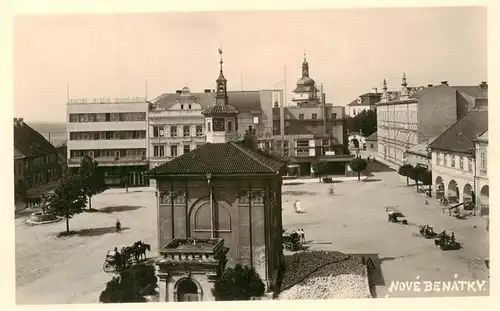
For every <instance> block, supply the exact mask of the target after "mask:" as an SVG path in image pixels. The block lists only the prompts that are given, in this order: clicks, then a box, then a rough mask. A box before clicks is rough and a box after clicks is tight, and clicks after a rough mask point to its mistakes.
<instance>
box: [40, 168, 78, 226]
mask: <svg viewBox="0 0 500 311" xmlns="http://www.w3.org/2000/svg"><path fill="white" fill-rule="evenodd" d="M86 205H87V196H86V195H85V192H84V190H83V186H82V182H81V179H80V177H79V176H78V175H73V176H68V177H66V178H64V179H62V180H61V182H60V183H59V184H58V186H57V187H56V189H55V190H54V194H53V195H52V196H51V197H50V199H49V212H50V213H52V214H55V215H58V216H61V217H64V218H65V219H66V232H69V220H70V219H71V218H72V217H73V216H74V215H75V214H79V213H81V212H83V208H84V207H85V206H86Z"/></svg>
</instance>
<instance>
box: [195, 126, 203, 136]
mask: <svg viewBox="0 0 500 311" xmlns="http://www.w3.org/2000/svg"><path fill="white" fill-rule="evenodd" d="M196 136H197V137H201V136H203V126H201V125H197V126H196Z"/></svg>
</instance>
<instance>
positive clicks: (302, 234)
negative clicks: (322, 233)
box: [300, 229, 306, 243]
mask: <svg viewBox="0 0 500 311" xmlns="http://www.w3.org/2000/svg"><path fill="white" fill-rule="evenodd" d="M300 239H301V240H302V243H305V242H306V233H305V232H304V229H300Z"/></svg>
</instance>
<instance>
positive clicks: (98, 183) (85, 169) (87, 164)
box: [79, 155, 108, 210]
mask: <svg viewBox="0 0 500 311" xmlns="http://www.w3.org/2000/svg"><path fill="white" fill-rule="evenodd" d="M98 166H99V163H98V162H97V161H95V160H93V159H92V158H91V157H90V156H88V155H86V156H84V157H83V159H82V161H81V162H80V169H79V173H80V178H81V181H82V186H83V191H84V192H85V195H86V196H87V197H88V201H89V210H92V197H93V196H94V195H96V194H99V193H102V192H104V191H105V190H106V189H108V187H107V185H106V182H105V181H104V174H103V173H102V171H101V170H99V169H98Z"/></svg>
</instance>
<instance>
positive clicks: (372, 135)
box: [365, 131, 378, 141]
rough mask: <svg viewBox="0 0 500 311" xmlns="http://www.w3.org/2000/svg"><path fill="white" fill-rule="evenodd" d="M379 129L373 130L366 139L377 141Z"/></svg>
mask: <svg viewBox="0 0 500 311" xmlns="http://www.w3.org/2000/svg"><path fill="white" fill-rule="evenodd" d="M377 135H378V134H377V131H375V132H373V133H372V134H371V135H370V136H368V137H366V138H365V140H368V141H376V140H377V139H378V136H377Z"/></svg>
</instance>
